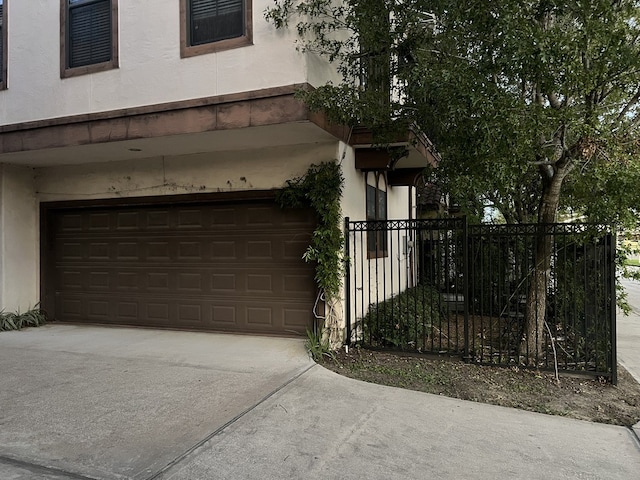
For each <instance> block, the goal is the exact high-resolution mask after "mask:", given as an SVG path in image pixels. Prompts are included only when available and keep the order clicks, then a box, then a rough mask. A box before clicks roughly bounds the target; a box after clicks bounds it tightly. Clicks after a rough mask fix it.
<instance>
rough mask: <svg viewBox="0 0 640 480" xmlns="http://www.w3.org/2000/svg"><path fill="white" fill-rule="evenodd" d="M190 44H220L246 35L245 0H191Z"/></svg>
mask: <svg viewBox="0 0 640 480" xmlns="http://www.w3.org/2000/svg"><path fill="white" fill-rule="evenodd" d="M189 7H190V8H189V12H190V22H189V23H190V25H189V27H190V34H191V39H190V44H191V45H202V44H204V43H212V42H218V41H220V40H227V39H229V38H236V37H241V36H242V35H244V33H245V25H244V22H245V19H244V16H245V12H244V0H190V1H189Z"/></svg>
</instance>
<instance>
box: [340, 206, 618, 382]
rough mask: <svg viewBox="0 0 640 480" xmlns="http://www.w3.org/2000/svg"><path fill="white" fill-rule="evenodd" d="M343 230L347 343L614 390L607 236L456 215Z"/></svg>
mask: <svg viewBox="0 0 640 480" xmlns="http://www.w3.org/2000/svg"><path fill="white" fill-rule="evenodd" d="M345 230H346V237H347V239H348V241H347V242H346V255H347V257H348V259H349V268H348V269H347V281H346V284H347V292H346V293H347V295H346V311H347V338H348V339H349V342H350V343H359V344H362V345H365V346H369V347H373V348H389V349H396V350H405V351H414V352H419V353H422V352H424V353H446V354H450V355H460V356H461V357H463V358H465V359H466V360H468V361H471V362H477V363H482V364H494V365H529V366H535V367H536V368H543V369H554V368H556V367H557V368H558V369H559V370H561V371H571V372H583V373H586V374H590V375H594V376H604V377H608V378H609V379H610V380H611V381H612V382H613V383H615V382H616V352H615V314H616V309H615V300H616V298H615V265H614V263H615V261H614V260H615V240H614V237H613V235H612V234H611V233H610V231H609V230H608V229H607V228H605V227H601V226H594V225H585V224H551V225H467V223H466V220H465V219H464V218H457V219H436V220H389V221H362V222H360V221H356V222H351V221H349V219H346V222H345ZM536 285H537V288H536ZM527 339H529V341H527Z"/></svg>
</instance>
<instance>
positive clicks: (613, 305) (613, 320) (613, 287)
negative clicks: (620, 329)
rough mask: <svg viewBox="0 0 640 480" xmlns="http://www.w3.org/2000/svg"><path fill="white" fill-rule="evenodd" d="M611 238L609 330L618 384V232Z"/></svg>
mask: <svg viewBox="0 0 640 480" xmlns="http://www.w3.org/2000/svg"><path fill="white" fill-rule="evenodd" d="M607 237H608V239H609V249H610V252H609V255H610V256H609V269H610V271H609V276H610V277H611V278H610V285H609V288H610V289H611V294H610V295H609V299H610V300H609V309H610V311H611V318H610V320H609V321H610V322H611V327H610V328H609V331H610V332H611V360H610V361H611V383H612V384H613V385H617V384H618V350H617V338H616V336H617V331H616V305H617V292H616V244H617V239H616V234H615V233H610V234H609V235H608V236H607Z"/></svg>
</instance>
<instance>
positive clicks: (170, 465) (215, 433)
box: [91, 362, 318, 480]
mask: <svg viewBox="0 0 640 480" xmlns="http://www.w3.org/2000/svg"><path fill="white" fill-rule="evenodd" d="M317 366H318V365H317V364H316V363H315V362H314V363H312V364H311V365H309V366H308V367H305V368H304V369H303V370H302V371H301V372H299V373H297V374H296V375H294V376H293V377H291V378H290V379H289V380H287V381H286V382H285V383H283V384H282V385H280V386H279V387H278V388H276V389H274V390H273V391H271V392H269V393H268V394H267V395H265V396H264V397H263V398H261V399H260V400H259V401H257V402H256V403H255V404H254V405H252V406H250V407H249V408H247V409H246V410H244V411H242V412H240V413H239V414H238V415H236V416H235V417H233V418H232V419H231V420H229V421H228V422H227V423H225V424H224V425H221V426H220V427H218V428H217V429H215V430H214V431H213V432H211V433H210V434H209V435H207V436H206V437H204V438H203V439H202V440H200V441H199V442H198V443H196V444H195V445H193V446H192V447H191V448H189V449H188V450H186V451H185V452H183V453H182V454H181V455H179V456H177V457H176V458H174V459H173V460H172V461H171V462H169V463H168V464H167V465H165V466H164V467H162V468H161V469H160V470H158V471H157V472H156V473H154V474H153V475H151V476H150V477H147V478H146V479H145V480H156V479H159V478H161V477H162V475H163V474H164V473H165V472H167V471H168V470H169V469H171V468H173V467H174V466H176V465H178V464H179V463H180V462H182V461H183V460H185V459H186V458H187V457H189V456H190V455H191V454H192V453H194V452H195V451H196V450H198V449H199V448H201V447H202V446H203V445H205V444H206V443H207V442H209V441H210V440H212V439H213V438H215V437H217V436H218V435H219V434H220V433H222V432H223V431H224V430H226V429H227V428H228V427H230V426H231V425H233V424H234V423H236V422H237V421H238V420H240V419H241V418H242V417H244V416H245V415H246V414H247V413H249V412H251V411H253V410H255V409H256V408H257V407H258V406H260V405H261V404H263V403H264V402H266V401H267V400H269V399H270V398H271V397H272V396H274V395H275V394H276V393H278V392H279V391H281V390H282V389H284V388H285V387H287V386H288V385H290V384H291V383H293V382H295V381H296V380H297V379H298V378H300V377H301V376H303V375H304V374H305V373H307V372H308V371H309V370H311V369H312V368H313V367H317ZM91 480H93V479H91Z"/></svg>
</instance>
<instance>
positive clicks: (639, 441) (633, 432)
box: [626, 422, 640, 452]
mask: <svg viewBox="0 0 640 480" xmlns="http://www.w3.org/2000/svg"><path fill="white" fill-rule="evenodd" d="M626 428H627V430H629V432H631V438H632V439H633V440H634V443H635V445H636V447H637V448H638V452H640V437H639V436H638V432H637V431H636V428H638V429H639V430H640V422H638V423H637V424H635V425H634V426H633V427H626Z"/></svg>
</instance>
